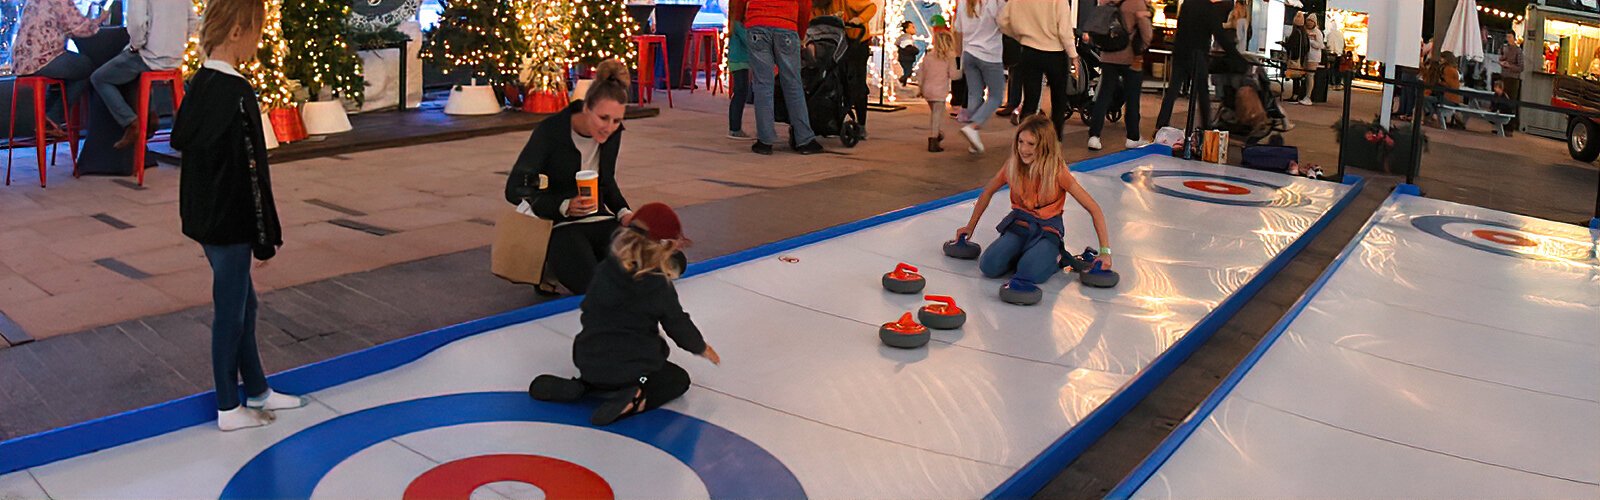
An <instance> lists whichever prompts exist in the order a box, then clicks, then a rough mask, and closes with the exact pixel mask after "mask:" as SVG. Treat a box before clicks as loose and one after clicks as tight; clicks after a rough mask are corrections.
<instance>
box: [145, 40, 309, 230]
mask: <svg viewBox="0 0 1600 500" xmlns="http://www.w3.org/2000/svg"><path fill="white" fill-rule="evenodd" d="M218 67H226V65H225V64H222V63H218V62H216V61H207V62H206V64H205V67H204V68H202V69H201V70H200V71H198V72H196V73H195V75H194V78H192V79H190V80H189V88H188V90H187V91H186V92H184V98H183V105H182V106H180V107H179V109H178V118H177V120H176V121H175V122H174V124H173V127H172V147H173V149H177V150H178V151H180V152H182V153H183V165H182V169H181V170H180V171H179V175H178V217H179V219H181V220H182V223H183V234H184V236H188V237H189V238H191V239H193V240H195V241H196V242H199V243H200V244H202V245H237V244H249V245H250V247H251V251H252V253H253V254H254V255H255V258H256V259H258V260H267V259H271V258H272V256H273V255H275V254H276V252H277V247H278V246H281V245H283V229H282V228H281V227H280V226H279V223H278V211H277V206H276V205H275V204H274V203H273V200H272V175H271V174H270V173H269V171H268V168H267V146H266V137H265V136H264V135H262V128H261V110H260V108H259V107H257V105H256V93H255V90H254V89H252V88H251V87H250V82H248V81H246V80H245V79H244V78H243V77H241V76H238V75H237V73H236V72H234V71H233V69H232V68H231V67H227V68H226V72H224V71H222V70H219V69H218ZM230 72H231V73H232V74H229V73H230Z"/></svg>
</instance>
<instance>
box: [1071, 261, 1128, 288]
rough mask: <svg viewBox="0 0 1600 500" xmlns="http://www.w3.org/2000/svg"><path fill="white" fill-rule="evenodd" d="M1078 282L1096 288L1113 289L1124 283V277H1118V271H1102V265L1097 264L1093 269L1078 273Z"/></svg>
mask: <svg viewBox="0 0 1600 500" xmlns="http://www.w3.org/2000/svg"><path fill="white" fill-rule="evenodd" d="M1078 281H1079V282H1081V283H1083V284H1084V285H1087V286H1092V287H1095V288H1111V287H1114V286H1117V283H1118V282H1120V281H1122V276H1121V275H1118V274H1117V272H1116V271H1112V270H1110V269H1101V268H1100V264H1099V263H1095V264H1094V267H1093V268H1092V269H1089V270H1088V271H1086V272H1082V273H1078Z"/></svg>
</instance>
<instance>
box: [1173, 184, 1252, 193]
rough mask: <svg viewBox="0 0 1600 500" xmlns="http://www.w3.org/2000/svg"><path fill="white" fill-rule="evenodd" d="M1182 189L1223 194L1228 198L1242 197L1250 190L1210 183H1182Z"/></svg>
mask: <svg viewBox="0 0 1600 500" xmlns="http://www.w3.org/2000/svg"><path fill="white" fill-rule="evenodd" d="M1183 187H1186V188H1189V189H1193V190H1195V191H1204V192H1207V193H1211V194H1225V195H1230V196H1243V195H1247V194H1250V190H1249V189H1247V188H1244V187H1241V186H1235V185H1232V184H1223V183H1221V182H1212V181H1184V183H1183Z"/></svg>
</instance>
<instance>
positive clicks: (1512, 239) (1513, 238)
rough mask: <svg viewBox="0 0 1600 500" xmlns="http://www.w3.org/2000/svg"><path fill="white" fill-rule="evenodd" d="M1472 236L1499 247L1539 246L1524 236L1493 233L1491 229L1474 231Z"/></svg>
mask: <svg viewBox="0 0 1600 500" xmlns="http://www.w3.org/2000/svg"><path fill="white" fill-rule="evenodd" d="M1472 235H1473V236H1476V237H1478V238H1479V239H1482V240H1488V241H1492V242H1495V243H1499V244H1501V245H1511V246H1519V247H1533V246H1539V244H1538V243H1537V242H1535V241H1533V240H1530V239H1528V238H1526V237H1524V236H1522V235H1520V234H1516V233H1508V232H1505V231H1495V230H1493V229H1474V230H1473V231H1472Z"/></svg>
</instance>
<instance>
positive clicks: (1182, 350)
mask: <svg viewBox="0 0 1600 500" xmlns="http://www.w3.org/2000/svg"><path fill="white" fill-rule="evenodd" d="M1169 152H1170V149H1168V148H1166V147H1161V146H1147V147H1145V148H1140V149H1135V150H1127V151H1121V152H1118V153H1114V154H1110V155H1106V156H1101V157H1098V158H1091V159H1087V160H1084V161H1081V162H1078V163H1075V164H1073V165H1072V170H1073V171H1075V172H1088V171H1092V170H1097V169H1100V168H1104V167H1108V166H1112V165H1116V164H1120V163H1123V162H1126V161H1129V160H1133V159H1137V158H1141V157H1144V156H1150V155H1156V154H1168V153H1169ZM1344 183H1345V184H1347V185H1352V186H1353V189H1351V190H1350V192H1348V193H1346V195H1345V196H1344V198H1343V199H1341V200H1339V201H1338V202H1337V203H1335V204H1334V206H1333V207H1332V208H1330V209H1329V211H1328V213H1326V214H1324V215H1323V217H1322V218H1321V219H1319V220H1318V221H1317V222H1316V223H1315V224H1313V225H1312V227H1311V228H1310V229H1308V230H1307V232H1306V233H1305V234H1304V235H1302V236H1301V237H1300V238H1299V239H1297V240H1296V242H1295V243H1294V244H1292V245H1290V246H1289V247H1288V248H1286V249H1285V250H1284V251H1283V252H1282V253H1280V255H1279V256H1278V257H1277V258H1275V259H1274V260H1273V261H1271V262H1270V263H1268V265H1267V266H1266V267H1264V268H1263V269H1262V272H1261V273H1260V274H1259V275H1258V276H1257V277H1256V278H1254V279H1252V280H1251V281H1250V282H1249V283H1247V284H1246V285H1245V286H1244V287H1243V288H1241V289H1240V290H1239V291H1238V292H1235V293H1234V295H1233V297H1231V298H1230V299H1229V300H1227V301H1225V302H1224V303H1223V304H1222V305H1221V306H1219V308H1218V309H1217V310H1214V311H1212V313H1211V314H1209V315H1207V316H1206V318H1204V319H1203V320H1202V321H1201V322H1200V323H1199V324H1197V325H1196V326H1195V328H1194V329H1193V330H1191V331H1190V333H1189V334H1188V335H1186V336H1185V337H1184V339H1183V340H1181V341H1179V343H1178V344H1176V345H1174V346H1173V347H1172V348H1171V349H1169V350H1168V352H1167V353H1165V354H1162V355H1161V356H1159V357H1157V358H1156V360H1155V361H1154V362H1153V363H1152V364H1151V365H1150V366H1148V367H1146V368H1145V370H1144V371H1143V372H1142V373H1141V374H1140V375H1139V376H1138V377H1137V378H1136V379H1135V380H1134V382H1133V383H1131V384H1129V386H1127V387H1125V388H1124V389H1123V390H1121V391H1119V392H1118V393H1117V394H1115V395H1113V396H1112V398H1111V399H1109V400H1107V401H1106V403H1105V404H1103V405H1102V406H1101V407H1100V408H1099V409H1097V410H1095V411H1094V412H1092V413H1091V414H1090V415H1089V417H1088V418H1086V419H1085V420H1084V421H1083V422H1080V423H1079V424H1078V425H1077V426H1075V427H1074V428H1073V429H1072V430H1071V431H1069V432H1068V433H1067V434H1066V435H1065V436H1063V437H1062V438H1061V439H1059V440H1057V441H1056V442H1055V443H1054V444H1052V445H1051V446H1050V447H1049V448H1047V449H1046V450H1045V452H1044V453H1043V454H1041V455H1040V456H1038V457H1036V458H1035V459H1034V460H1032V461H1030V462H1029V463H1028V464H1027V465H1025V466H1024V467H1023V468H1022V469H1021V470H1019V471H1018V472H1017V473H1016V474H1015V475H1014V476H1012V477H1011V478H1010V479H1009V480H1007V481H1006V482H1004V483H1002V484H1001V485H1000V487H999V488H997V489H996V490H995V491H994V492H993V493H991V494H990V495H989V497H990V498H1015V497H1024V496H1031V495H1032V494H1033V493H1034V492H1037V491H1038V490H1039V489H1041V488H1042V487H1043V486H1044V484H1045V483H1046V482H1047V481H1048V480H1049V479H1050V478H1052V477H1054V475H1055V474H1056V473H1058V472H1059V471H1060V470H1061V469H1062V468H1064V467H1065V466H1066V464H1068V463H1070V462H1071V461H1072V460H1073V459H1075V458H1076V457H1077V456H1078V454H1080V453H1082V451H1083V450H1084V449H1086V448H1087V447H1088V446H1089V445H1090V444H1092V443H1093V442H1094V441H1095V440H1096V439H1098V438H1099V437H1100V436H1101V435H1102V434H1104V433H1105V431H1106V430H1108V429H1110V427H1111V426H1112V425H1113V424H1114V423H1115V422H1116V420H1118V419H1120V418H1121V417H1122V415H1124V414H1126V413H1127V411H1128V410H1129V409H1131V408H1132V407H1133V405H1134V404H1135V403H1137V402H1138V401H1139V400H1141V399H1143V398H1144V396H1146V395H1147V394H1148V393H1149V392H1150V390H1152V389H1153V388H1154V387H1155V386H1156V385H1158V384H1159V383H1160V382H1161V380H1162V379H1165V378H1166V376H1167V375H1169V374H1170V373H1171V372H1172V370H1173V369H1175V368H1176V367H1177V365H1179V364H1181V363H1182V362H1183V360H1184V359H1186V358H1188V356H1189V355H1190V354H1192V353H1193V351H1194V350H1195V349H1197V348H1198V347H1199V345H1201V344H1203V343H1204V340H1205V339H1207V338H1209V337H1210V336H1211V334H1212V333H1214V332H1215V331H1216V330H1217V329H1218V328H1220V327H1221V326H1222V324H1223V323H1224V322H1226V320H1227V319H1228V318H1229V317H1231V316H1232V315H1233V314H1234V313H1236V312H1237V311H1238V309H1239V308H1240V307H1242V306H1243V304H1244V303H1245V302H1247V301H1248V299H1249V297H1251V296H1253V295H1254V294H1255V293H1256V292H1257V291H1259V289H1260V288H1261V287H1262V286H1263V285H1264V284H1265V283H1266V281H1268V280H1269V279H1270V278H1271V277H1272V276H1273V275H1275V274H1277V272H1278V271H1280V270H1281V269H1282V268H1283V267H1284V266H1285V265H1287V264H1288V262H1289V260H1291V259H1292V258H1293V256H1294V254H1296V253H1298V252H1299V251H1300V250H1301V249H1303V248H1304V247H1305V246H1306V244H1308V243H1309V241H1310V240H1311V239H1313V237H1314V236H1315V235H1316V234H1318V233H1320V232H1321V231H1322V229H1323V228H1325V227H1326V226H1327V224H1328V223H1329V222H1330V221H1331V220H1332V219H1333V217H1334V216H1336V215H1337V214H1338V213H1340V212H1341V211H1342V210H1343V209H1344V207H1345V206H1346V205H1348V204H1349V202H1350V201H1351V200H1353V199H1354V198H1355V196H1356V194H1358V193H1359V192H1360V190H1361V188H1362V186H1363V185H1365V180H1364V179H1362V178H1360V177H1357V176H1347V177H1346V179H1345V182H1344ZM980 192H981V190H980V189H974V190H971V191H966V192H962V193H957V194H954V195H951V196H947V197H944V198H940V199H936V200H932V201H928V202H925V203H921V204H918V205H914V206H911V207H907V208H903V209H899V210H895V211H891V212H888V213H884V214H880V215H876V216H872V217H868V218H865V219H861V220H858V221H853V222H849V223H845V224H841V225H838V226H834V227H830V228H827V229H822V230H819V231H816V232H812V233H808V234H804V235H800V236H796V237H794V238H790V239H786V240H781V241H777V242H772V243H767V244H763V245H760V246H757V247H754V248H750V249H747V250H743V251H739V252H734V253H731V254H728V255H724V256H721V257H716V258H712V259H709V260H706V261H703V262H697V263H693V264H690V266H689V268H688V270H687V272H686V273H685V274H684V277H692V276H698V275H701V274H706V273H710V272H713V271H716V270H720V269H723V268H727V267H730V266H734V265H738V264H741V263H745V262H750V261H753V260H757V259H761V258H765V257H770V256H773V255H777V254H779V253H782V252H786V251H789V250H793V249H795V248H799V247H803V246H806V245H810V244H813V243H817V242H821V241H824V240H828V239H832V238H836V237H839V236H844V235H847V234H851V233H855V232H857V231H861V230H863V229H868V228H872V227H875V226H879V225H882V224H886V223H889V222H894V221H898V220H902V219H906V218H910V217H913V216H916V215H921V214H923V213H927V212H930V211H933V210H938V209H940V208H944V207H948V206H951V205H955V204H958V203H962V202H965V201H969V200H972V199H975V198H977V196H978V195H979V194H980ZM581 300H582V297H567V298H562V299H557V300H553V301H550V302H545V303H541V304H536V305H533V306H529V307H525V308H522V309H517V310H513V311H509V312H505V313H501V314H497V315H493V316H488V317H484V318H481V319H477V320H472V321H468V322H465V323H461V324H457V325H452V326H448V327H444V328H440V329H437V330H432V331H428V332H423V333H419V334H416V335H412V336H410V337H406V338H402V339H398V340H394V341H390V342H387V343H384V344H381V345H378V346H374V347H370V348H367V349H363V350H360V351H356V352H352V353H348V354H344V355H341V356H338V357H334V358H331V359H327V360H324V361H319V362H316V363H312V364H309V365H305V366H301V367H298V368H294V369H291V370H287V371H284V372H281V373H278V374H275V375H272V376H270V377H268V379H269V381H270V382H271V384H272V386H273V387H274V388H277V389H279V390H282V391H284V392H287V393H293V394H306V393H312V392H317V391H320V390H323V389H327V388H329V387H333V386H337V385H340V384H344V383H346V382H351V381H354V380H357V379H361V378H365V377H368V376H372V375H375V374H378V373H382V372H385V371H388V370H391V369H394V368H398V367H400V366H403V365H405V364H407V363H410V362H412V361H415V360H416V359H418V358H421V357H422V356H425V355H427V354H428V353H430V352H433V351H434V350H435V349H438V348H440V347H443V346H445V345H447V344H449V343H451V342H455V341H457V340H460V339H463V338H467V337H471V336H473V335H477V334H480V333H485V332H488V331H492V330H497V329H500V328H504V327H507V326H512V325H516V324H520V323H526V322H529V321H534V320H538V319H542V318H546V317H549V316H554V315H557V314H561V313H565V312H568V311H572V310H575V309H577V308H578V305H579V303H580V302H581ZM1224 311H1226V313H1225V314H1224ZM1180 354H1181V355H1180ZM215 408H216V398H215V395H214V394H213V392H212V391H207V392H204V393H199V394H195V395H192V396H187V397H183V398H179V399H175V400H172V401H168V402H165V403H160V404H156V405H152V406H148V407H145V408H140V409H136V410H130V411H127V412H124V413H119V414H116V415H110V416H106V417H102V418H98V419H95V420H90V421H87V422H83V423H79V424H74V425H70V426H67V427H61V428H58V429H52V430H49V431H45V432H41V433H38V434H33V435H29V436H22V437H18V438H14V439H11V440H7V441H3V442H0V474H7V473H11V472H15V471H19V470H24V469H29V468H33V467H38V466H42V465H46V464H49V463H52V462H56V461H60V460H64V459H68V458H72V457H76V456H80V455H85V454H89V453H93V452H96V451H100V450H104V449H109V448H114V447H117V446H121V445H124V444H128V443H132V442H136V441H140V440H143V439H147V438H151V437H155V436H159V435H163V434H167V433H170V432H173V431H177V430H181V429H184V428H188V427H192V426H195V425H200V424H203V423H206V422H210V421H212V420H214V419H215V418H216V410H215Z"/></svg>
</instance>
